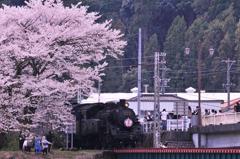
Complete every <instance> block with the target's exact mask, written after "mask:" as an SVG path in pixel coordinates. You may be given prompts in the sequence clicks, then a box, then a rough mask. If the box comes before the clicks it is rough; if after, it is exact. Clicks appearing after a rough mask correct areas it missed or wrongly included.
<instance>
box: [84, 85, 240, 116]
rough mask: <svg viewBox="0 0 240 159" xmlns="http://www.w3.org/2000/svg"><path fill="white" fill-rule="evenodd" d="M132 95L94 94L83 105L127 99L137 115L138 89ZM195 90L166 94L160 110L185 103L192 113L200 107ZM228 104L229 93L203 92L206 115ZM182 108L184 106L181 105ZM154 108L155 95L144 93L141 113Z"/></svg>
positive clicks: (235, 97)
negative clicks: (209, 111) (207, 111)
mask: <svg viewBox="0 0 240 159" xmlns="http://www.w3.org/2000/svg"><path fill="white" fill-rule="evenodd" d="M131 91H132V93H100V95H99V94H98V93H93V94H91V95H90V96H89V97H88V98H87V99H85V100H83V101H82V103H97V102H102V103H106V102H112V101H115V102H116V101H119V99H126V100H128V102H129V106H130V108H132V109H133V110H134V111H135V113H137V88H133V89H132V90H131ZM195 91H196V90H195V89H194V88H191V87H190V88H188V89H186V92H180V93H166V94H165V97H160V110H162V109H163V108H165V109H166V110H167V111H169V112H171V111H176V108H175V107H176V106H175V105H176V103H179V102H180V101H182V102H183V101H184V103H185V106H186V108H188V106H190V107H191V109H192V111H193V110H195V109H196V106H198V93H196V92H195ZM237 98H240V93H231V96H230V100H234V99H237ZM176 101H177V102H176ZM224 102H227V93H208V92H204V91H202V92H201V110H202V112H203V113H204V111H205V109H208V110H212V109H214V110H216V111H218V110H220V109H221V107H222V105H223V103H224ZM180 105H181V106H180V107H182V105H183V104H180ZM153 108H154V93H142V97H141V105H140V110H141V112H144V111H147V110H149V111H151V110H152V111H153Z"/></svg>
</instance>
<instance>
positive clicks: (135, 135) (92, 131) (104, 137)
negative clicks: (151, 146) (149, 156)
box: [72, 100, 142, 148]
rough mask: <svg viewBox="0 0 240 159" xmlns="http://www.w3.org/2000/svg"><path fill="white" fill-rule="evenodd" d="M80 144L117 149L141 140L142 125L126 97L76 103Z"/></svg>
mask: <svg viewBox="0 0 240 159" xmlns="http://www.w3.org/2000/svg"><path fill="white" fill-rule="evenodd" d="M72 113H73V114H74V115H75V116H76V121H77V142H76V143H77V144H78V145H76V146H77V147H81V148H115V147H126V146H132V147H133V146H135V145H136V144H137V143H140V142H141V138H142V128H141V125H140V123H139V122H138V119H137V116H136V115H135V113H134V111H133V110H132V109H130V108H128V103H127V102H126V101H125V100H120V102H118V103H92V104H78V105H75V106H74V108H73V110H72Z"/></svg>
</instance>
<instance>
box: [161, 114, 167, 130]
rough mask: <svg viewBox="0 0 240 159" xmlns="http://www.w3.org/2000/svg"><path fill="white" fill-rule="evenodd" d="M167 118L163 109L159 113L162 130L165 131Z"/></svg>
mask: <svg viewBox="0 0 240 159" xmlns="http://www.w3.org/2000/svg"><path fill="white" fill-rule="evenodd" d="M167 116H168V112H167V111H166V109H163V111H162V113H161V119H162V126H163V130H167Z"/></svg>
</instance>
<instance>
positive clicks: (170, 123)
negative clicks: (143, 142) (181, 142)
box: [142, 118, 190, 133]
mask: <svg viewBox="0 0 240 159" xmlns="http://www.w3.org/2000/svg"><path fill="white" fill-rule="evenodd" d="M158 125H160V127H161V128H162V126H161V121H160V122H159V123H158ZM158 125H157V126H158ZM189 125H190V119H187V118H185V119H178V120H177V119H168V120H167V131H172V130H181V131H187V130H188V128H189ZM142 127H143V132H144V133H152V132H153V128H154V121H146V122H142Z"/></svg>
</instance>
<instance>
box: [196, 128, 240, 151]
mask: <svg viewBox="0 0 240 159" xmlns="http://www.w3.org/2000/svg"><path fill="white" fill-rule="evenodd" d="M192 140H193V143H194V146H195V147H198V134H193V135H192ZM201 145H202V147H205V148H225V147H226V148H227V147H240V132H238V133H223V134H204V135H201Z"/></svg>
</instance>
